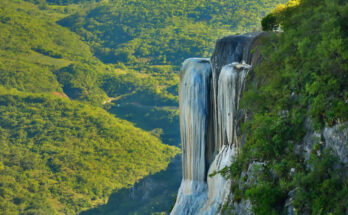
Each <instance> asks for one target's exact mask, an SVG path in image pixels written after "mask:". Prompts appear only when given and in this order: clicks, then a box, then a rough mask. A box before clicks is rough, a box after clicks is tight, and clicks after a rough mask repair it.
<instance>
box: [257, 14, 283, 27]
mask: <svg viewBox="0 0 348 215" xmlns="http://www.w3.org/2000/svg"><path fill="white" fill-rule="evenodd" d="M261 25H262V30H264V31H273V30H275V29H276V28H278V27H279V23H277V17H276V16H275V15H274V14H272V13H270V14H268V15H267V16H265V17H264V18H263V19H262V21H261Z"/></svg>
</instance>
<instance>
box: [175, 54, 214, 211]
mask: <svg viewBox="0 0 348 215" xmlns="http://www.w3.org/2000/svg"><path fill="white" fill-rule="evenodd" d="M210 77H211V67H210V62H209V59H199V58H192V59H188V60H186V61H185V62H184V63H183V67H182V70H181V74H180V79H181V81H180V93H179V100H180V132H181V144H182V165H183V167H182V169H183V180H182V182H181V186H180V189H179V192H178V197H177V202H176V205H175V206H174V208H173V210H172V213H171V214H178V215H179V214H180V215H183V214H196V213H197V211H198V210H200V209H201V207H202V203H203V202H205V200H206V189H207V185H206V182H205V181H206V173H207V167H206V159H205V147H206V136H207V128H208V117H209V107H208V105H209V100H208V99H209V95H208V93H209V83H210Z"/></svg>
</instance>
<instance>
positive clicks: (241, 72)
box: [200, 63, 251, 214]
mask: <svg viewBox="0 0 348 215" xmlns="http://www.w3.org/2000/svg"><path fill="white" fill-rule="evenodd" d="M250 68H251V67H250V66H249V65H247V64H240V63H232V64H229V65H226V66H224V67H223V68H222V70H221V73H220V77H219V81H218V96H217V109H218V114H217V116H218V119H217V121H218V124H219V128H220V129H219V131H218V135H220V137H221V138H220V140H221V148H220V149H219V153H218V155H217V156H216V157H215V159H214V161H213V163H212V164H211V165H210V168H209V171H208V175H212V174H213V173H215V172H218V171H220V170H222V169H223V168H225V167H226V166H229V165H231V163H232V161H233V159H234V158H235V157H236V154H237V150H238V146H239V145H240V143H239V142H240V141H239V140H238V139H237V132H236V129H237V122H238V120H239V119H238V118H239V117H240V116H241V115H242V113H241V111H240V110H239V101H240V98H241V94H242V92H243V89H244V87H245V82H246V77H247V75H248V73H249V70H250ZM207 184H208V200H207V202H206V203H205V207H203V208H202V210H201V213H200V214H217V213H218V212H219V207H220V206H221V204H223V203H224V202H225V201H226V199H227V197H228V195H229V194H230V185H231V184H230V181H228V180H226V179H225V178H224V177H223V176H222V175H221V174H213V176H211V177H208V178H207Z"/></svg>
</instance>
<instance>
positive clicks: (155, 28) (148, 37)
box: [58, 0, 285, 68]
mask: <svg viewBox="0 0 348 215" xmlns="http://www.w3.org/2000/svg"><path fill="white" fill-rule="evenodd" d="M284 2H285V0H276V1H274V0H262V1H252V0H244V1H239V0H231V1H223V0H218V1H210V0H203V1H202V0H194V1H187V0H180V1H178V0H161V1H152V0H131V1H129V0H118V1H105V2H102V3H100V4H97V6H95V7H92V8H91V9H86V10H82V11H79V12H77V13H75V14H73V15H71V16H68V17H66V18H64V19H62V20H60V21H59V22H58V23H60V24H61V25H63V26H67V27H69V28H70V29H72V30H73V31H74V32H76V33H78V34H79V35H81V36H83V38H84V39H85V40H86V41H88V42H89V44H91V47H93V50H94V53H95V54H96V56H97V57H98V58H99V59H101V60H102V61H103V62H106V63H117V62H121V63H124V64H128V65H135V64H136V65H137V67H139V65H140V67H141V68H142V67H143V66H144V65H149V64H150V65H156V64H159V65H166V64H169V65H175V66H177V65H180V64H181V62H183V61H184V60H185V59H186V58H189V57H195V56H205V57H207V56H209V55H210V53H211V51H212V48H213V47H214V43H215V40H216V39H218V38H219V37H221V36H223V35H226V34H231V33H243V32H246V31H251V30H252V29H255V30H256V29H259V21H260V20H261V17H263V16H264V15H265V14H266V13H267V12H268V11H270V10H271V9H272V8H273V7H274V6H275V5H276V4H279V3H284Z"/></svg>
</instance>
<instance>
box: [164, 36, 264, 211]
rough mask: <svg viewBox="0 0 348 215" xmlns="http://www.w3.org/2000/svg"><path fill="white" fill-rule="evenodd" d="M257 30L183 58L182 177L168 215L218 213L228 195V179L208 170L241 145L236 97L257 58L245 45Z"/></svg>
mask: <svg viewBox="0 0 348 215" xmlns="http://www.w3.org/2000/svg"><path fill="white" fill-rule="evenodd" d="M260 36H261V34H259V33H253V34H245V35H239V36H229V37H225V38H222V39H220V40H218V41H217V43H216V48H215V51H214V54H213V56H212V57H211V60H209V59H198V58H192V59H188V60H186V61H185V62H184V63H183V66H182V70H181V75H180V77H181V82H180V93H179V95H180V132H181V143H182V153H183V154H182V164H183V168H182V169H183V179H182V182H181V186H180V189H179V191H178V197H177V201H176V204H175V206H174V208H173V210H172V212H171V214H172V215H194V214H197V215H198V214H199V215H203V214H206V215H210V214H218V213H219V211H220V206H221V205H222V204H223V203H224V202H225V201H226V200H227V198H228V196H229V195H230V182H229V181H226V180H225V178H223V177H222V176H221V175H220V174H215V175H214V174H213V173H215V172H217V171H219V170H221V169H223V168H224V167H226V166H229V165H230V164H231V162H232V161H233V159H234V158H235V156H236V155H237V151H238V147H240V146H241V145H242V139H243V138H242V136H243V135H242V134H241V133H240V123H241V122H243V121H244V120H245V114H244V113H243V110H241V109H240V108H239V101H240V98H241V96H242V93H243V90H244V88H245V85H246V80H247V75H248V73H249V72H250V70H251V69H252V65H250V64H253V63H255V62H257V61H258V60H257V58H258V57H259V56H258V55H257V54H251V51H250V50H251V49H252V47H253V44H255V42H256V41H257V40H258V38H259V37H260ZM244 204H246V205H249V206H248V207H250V204H248V203H247V202H246V203H244Z"/></svg>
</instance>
